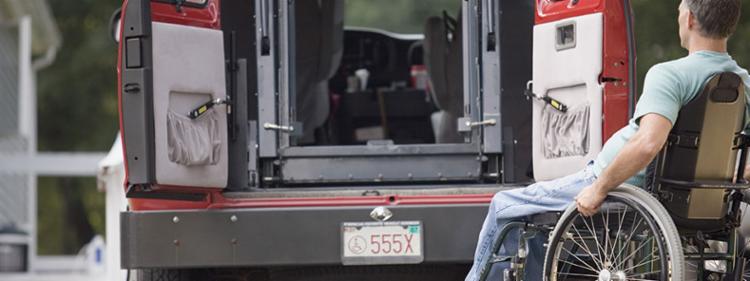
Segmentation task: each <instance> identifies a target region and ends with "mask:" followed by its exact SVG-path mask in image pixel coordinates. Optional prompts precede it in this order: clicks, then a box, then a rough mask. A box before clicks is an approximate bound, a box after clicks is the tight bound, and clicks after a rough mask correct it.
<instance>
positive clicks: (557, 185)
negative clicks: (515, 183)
mask: <svg viewBox="0 0 750 281" xmlns="http://www.w3.org/2000/svg"><path fill="white" fill-rule="evenodd" d="M595 179H596V176H595V175H594V172H593V169H592V168H591V164H589V165H588V166H586V168H585V169H583V170H582V171H580V172H577V173H575V174H572V175H569V176H566V177H563V178H560V179H556V180H551V181H546V182H537V183H535V184H532V185H530V186H528V187H526V188H519V189H513V190H506V191H501V192H498V193H497V194H495V196H494V197H493V198H492V202H491V203H490V210H489V212H488V213H487V217H486V218H485V219H484V225H482V230H481V231H480V232H479V242H478V243H477V249H476V252H475V254H474V265H473V266H472V267H471V270H470V271H469V274H468V275H467V276H466V281H475V280H478V279H479V273H480V271H481V270H482V267H483V265H484V264H485V263H486V262H487V260H488V259H490V258H491V257H492V253H491V252H492V244H493V243H494V242H495V240H496V239H497V235H499V233H500V230H501V229H502V228H503V226H505V224H506V223H508V222H510V221H514V220H518V219H520V218H523V217H526V216H529V215H533V214H539V213H545V212H556V211H557V212H559V211H563V210H565V208H567V207H568V205H570V204H571V203H573V201H574V200H575V196H576V195H578V192H580V191H581V190H582V189H583V188H585V187H587V186H589V185H591V184H592V183H593V182H594V180H595ZM518 236H519V235H518V232H517V231H511V232H510V233H509V235H508V236H506V239H505V241H504V243H503V246H502V247H501V249H500V253H499V254H500V255H513V254H515V253H516V251H517V250H518V249H517V248H518V238H519V237H518ZM546 239H547V237H541V236H539V237H535V238H534V239H531V240H530V241H529V243H528V247H529V254H528V257H527V260H526V272H525V275H526V278H525V279H526V280H542V266H543V264H544V247H543V243H544V242H545V241H546ZM508 266H509V263H507V262H504V263H498V264H495V265H494V266H493V267H492V270H491V271H490V275H489V277H488V278H487V280H502V272H503V270H504V269H505V268H508Z"/></svg>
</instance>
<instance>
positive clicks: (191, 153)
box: [167, 110, 221, 166]
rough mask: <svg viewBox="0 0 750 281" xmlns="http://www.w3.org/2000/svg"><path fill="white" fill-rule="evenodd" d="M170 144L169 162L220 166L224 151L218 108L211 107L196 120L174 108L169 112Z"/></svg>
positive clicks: (185, 164) (184, 164) (168, 130)
mask: <svg viewBox="0 0 750 281" xmlns="http://www.w3.org/2000/svg"><path fill="white" fill-rule="evenodd" d="M167 143H168V148H169V153H168V154H169V161H172V162H174V163H177V164H180V165H183V166H207V165H216V164H217V163H218V162H219V155H220V154H219V153H220V151H221V138H220V136H219V118H218V116H217V113H216V111H215V110H209V111H208V112H206V113H204V114H203V115H201V116H200V117H198V118H197V119H195V120H192V119H190V118H188V117H187V116H183V115H182V114H179V113H175V112H173V111H171V110H170V111H169V112H168V113H167Z"/></svg>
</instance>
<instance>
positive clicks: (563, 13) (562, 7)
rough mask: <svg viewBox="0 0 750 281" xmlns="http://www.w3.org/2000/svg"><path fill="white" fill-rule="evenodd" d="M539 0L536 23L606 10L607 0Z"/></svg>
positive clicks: (537, 2)
mask: <svg viewBox="0 0 750 281" xmlns="http://www.w3.org/2000/svg"><path fill="white" fill-rule="evenodd" d="M573 2H574V0H537V1H536V24H542V23H548V22H553V21H558V20H562V19H568V18H572V17H577V16H583V15H588V14H593V13H598V12H602V11H604V10H605V5H604V4H605V2H606V1H605V0H580V1H578V3H577V4H575V5H573V4H572V3H573Z"/></svg>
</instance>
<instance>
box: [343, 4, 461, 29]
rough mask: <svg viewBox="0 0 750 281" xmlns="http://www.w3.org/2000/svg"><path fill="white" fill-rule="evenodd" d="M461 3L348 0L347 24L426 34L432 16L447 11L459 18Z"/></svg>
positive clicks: (440, 14)
mask: <svg viewBox="0 0 750 281" xmlns="http://www.w3.org/2000/svg"><path fill="white" fill-rule="evenodd" d="M460 8H461V2H460V1H457V0H429V1H423V0H380V1H373V0H347V1H346V10H345V16H346V18H345V21H344V22H345V24H346V25H347V26H358V27H373V28H379V29H384V30H387V31H391V32H398V33H407V34H413V33H422V32H423V30H424V23H425V21H426V20H427V18H428V17H430V16H442V14H443V11H447V12H448V14H450V15H451V16H453V17H456V16H457V14H458V11H460Z"/></svg>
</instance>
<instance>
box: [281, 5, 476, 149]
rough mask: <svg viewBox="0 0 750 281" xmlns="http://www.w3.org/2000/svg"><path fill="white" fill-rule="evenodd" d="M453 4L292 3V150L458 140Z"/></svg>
mask: <svg viewBox="0 0 750 281" xmlns="http://www.w3.org/2000/svg"><path fill="white" fill-rule="evenodd" d="M460 6H461V1H460V0H437V1H423V0H383V1H372V0H321V1H296V2H295V15H294V17H295V21H294V22H295V29H294V30H295V32H296V33H295V34H294V36H295V41H296V42H297V46H296V48H295V52H296V53H295V54H294V64H295V68H294V69H295V73H294V78H295V80H294V81H295V89H296V90H295V93H293V95H294V96H295V98H294V100H293V102H294V103H295V104H294V105H293V106H292V108H291V109H290V111H291V112H292V114H293V115H294V117H293V119H294V120H296V121H298V122H300V123H302V128H303V129H302V130H300V131H301V132H300V135H301V136H299V137H296V139H295V144H296V145H299V146H309V145H364V144H369V143H372V142H386V143H387V142H392V143H394V144H434V143H464V142H465V141H466V139H465V136H464V135H463V134H461V133H460V132H458V126H457V124H458V118H460V117H462V116H463V107H464V97H463V91H462V88H463V81H462V79H463V75H462V70H463V68H462V67H461V66H462V59H461V57H462V41H461V40H462V39H461V32H462V29H461V22H460V19H461V17H460V16H459V15H458V14H459V12H460V11H461V9H460ZM302 42H304V44H303V43H302ZM293 145H294V144H293Z"/></svg>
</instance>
